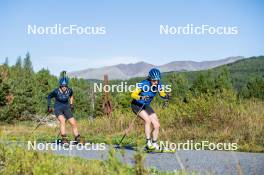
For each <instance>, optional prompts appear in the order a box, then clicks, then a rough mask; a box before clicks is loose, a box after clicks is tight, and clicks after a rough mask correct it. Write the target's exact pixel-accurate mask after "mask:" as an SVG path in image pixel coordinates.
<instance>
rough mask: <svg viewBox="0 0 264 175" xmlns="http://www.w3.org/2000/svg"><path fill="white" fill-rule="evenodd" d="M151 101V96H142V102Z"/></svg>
mask: <svg viewBox="0 0 264 175" xmlns="http://www.w3.org/2000/svg"><path fill="white" fill-rule="evenodd" d="M149 99H150V96H140V100H145V101H147V100H149Z"/></svg>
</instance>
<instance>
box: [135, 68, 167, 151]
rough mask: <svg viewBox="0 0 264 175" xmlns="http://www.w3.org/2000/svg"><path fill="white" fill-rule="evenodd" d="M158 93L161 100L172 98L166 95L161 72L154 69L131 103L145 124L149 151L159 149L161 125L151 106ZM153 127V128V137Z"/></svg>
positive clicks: (138, 88) (138, 86)
mask: <svg viewBox="0 0 264 175" xmlns="http://www.w3.org/2000/svg"><path fill="white" fill-rule="evenodd" d="M157 93H158V94H159V96H160V97H161V98H164V99H169V98H170V95H169V94H166V93H165V91H164V89H163V88H162V84H161V73H160V71H159V70H158V69H156V68H153V69H151V70H150V71H149V74H148V77H147V79H145V80H143V81H141V82H140V83H138V84H137V88H136V89H135V90H134V91H133V92H132V94H131V97H132V98H133V100H132V102H131V108H132V111H133V112H134V113H135V114H136V115H138V116H139V117H140V118H141V119H143V120H144V122H145V135H146V148H147V149H149V150H158V149H159V145H158V143H157V140H158V135H159V128H160V123H159V120H158V117H157V114H156V113H155V111H154V110H153V109H152V107H151V106H150V104H151V101H152V100H153V98H154V97H155V96H156V95H157ZM151 126H152V127H153V132H152V135H151Z"/></svg>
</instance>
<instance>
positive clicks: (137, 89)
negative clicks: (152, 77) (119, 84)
mask: <svg viewBox="0 0 264 175" xmlns="http://www.w3.org/2000/svg"><path fill="white" fill-rule="evenodd" d="M140 92H141V89H139V88H136V89H135V90H134V91H133V92H132V93H131V97H132V98H133V99H135V100H139V99H140V95H139V94H140Z"/></svg>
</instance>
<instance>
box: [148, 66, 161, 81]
mask: <svg viewBox="0 0 264 175" xmlns="http://www.w3.org/2000/svg"><path fill="white" fill-rule="evenodd" d="M148 77H149V78H150V79H151V80H160V71H159V69H156V68H153V69H150V71H149V74H148Z"/></svg>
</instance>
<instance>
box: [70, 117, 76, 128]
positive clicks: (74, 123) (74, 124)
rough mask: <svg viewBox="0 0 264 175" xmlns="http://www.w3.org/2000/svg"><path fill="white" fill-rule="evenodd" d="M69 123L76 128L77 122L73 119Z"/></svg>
mask: <svg viewBox="0 0 264 175" xmlns="http://www.w3.org/2000/svg"><path fill="white" fill-rule="evenodd" d="M70 123H71V126H72V127H73V128H77V122H76V121H75V120H74V119H73V120H72V122H70Z"/></svg>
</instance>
